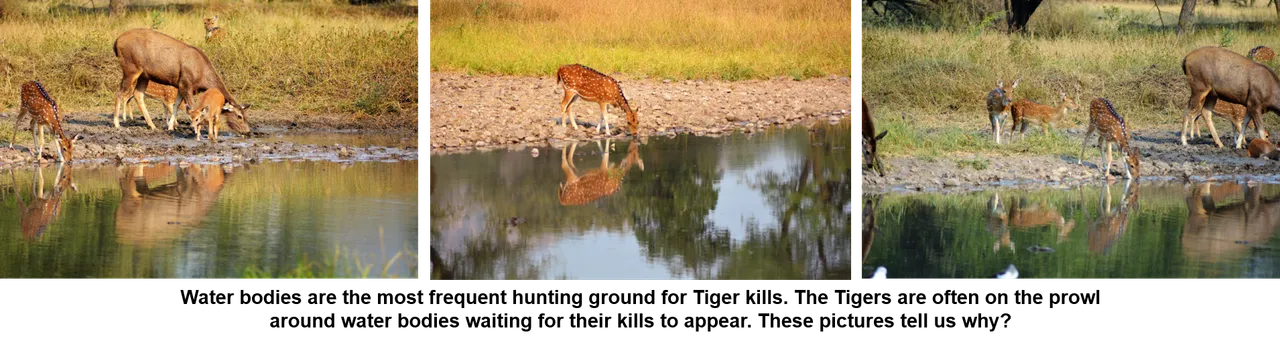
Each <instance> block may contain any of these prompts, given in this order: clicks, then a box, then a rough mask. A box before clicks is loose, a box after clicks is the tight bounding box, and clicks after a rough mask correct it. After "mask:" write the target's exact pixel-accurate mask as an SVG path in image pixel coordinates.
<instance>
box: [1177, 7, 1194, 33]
mask: <svg viewBox="0 0 1280 344" xmlns="http://www.w3.org/2000/svg"><path fill="white" fill-rule="evenodd" d="M1195 25H1196V0H1182V13H1179V14H1178V34H1179V35H1182V34H1189V33H1191V32H1192V31H1195Z"/></svg>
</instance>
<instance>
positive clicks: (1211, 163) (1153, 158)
mask: <svg viewBox="0 0 1280 344" xmlns="http://www.w3.org/2000/svg"><path fill="white" fill-rule="evenodd" d="M1065 133H1067V134H1068V135H1071V136H1072V137H1075V138H1079V137H1080V136H1082V135H1083V134H1084V133H1083V131H1082V130H1080V129H1070V130H1066V131H1065ZM1219 134H1222V135H1221V136H1220V138H1221V140H1222V142H1223V144H1225V145H1228V146H1227V147H1226V148H1217V146H1215V145H1214V144H1213V141H1212V139H1210V138H1208V137H1207V134H1205V135H1206V136H1202V137H1201V138H1199V139H1188V140H1187V143H1188V145H1187V146H1182V145H1181V144H1180V143H1179V140H1178V130H1171V129H1152V130H1144V131H1134V132H1133V135H1134V137H1135V141H1134V146H1135V147H1138V148H1139V149H1140V150H1141V151H1142V157H1141V160H1140V162H1139V164H1140V166H1141V171H1142V176H1141V178H1140V179H1139V181H1140V182H1142V181H1162V180H1163V181H1205V180H1226V179H1232V180H1243V181H1249V180H1258V181H1267V182H1276V181H1277V180H1276V179H1277V175H1280V162H1276V161H1271V160H1262V159H1253V158H1249V155H1248V152H1247V151H1245V150H1244V149H1234V148H1231V147H1232V146H1231V145H1233V144H1234V142H1232V141H1229V140H1231V139H1234V138H1235V137H1234V132H1231V133H1221V132H1220V133H1219ZM975 135H979V133H975ZM1094 137H1095V138H1096V137H1097V136H1094ZM1250 137H1252V136H1250ZM1077 142H1079V141H1077ZM1013 144H1016V141H1015V142H1014V143H1013ZM1085 157H1086V158H1085V159H1084V161H1083V164H1076V156H1075V154H1071V155H1063V156H997V155H990V156H988V155H980V154H956V155H953V156H950V157H947V158H943V159H929V160H926V159H922V158H915V157H896V158H891V159H886V161H887V162H888V165H887V167H888V168H887V169H886V171H885V173H886V175H885V176H883V177H881V176H876V175H875V173H874V172H870V171H864V172H863V175H862V180H863V192H864V193H885V192H903V193H912V192H943V193H950V192H968V191H974V190H979V189H985V188H993V187H1015V188H1044V187H1055V186H1057V187H1073V186H1078V185H1083V184H1088V183H1097V182H1098V181H1101V180H1102V179H1103V176H1102V171H1101V170H1099V167H1098V166H1100V165H1102V163H1103V162H1104V161H1105V160H1103V158H1102V157H1101V156H1100V154H1099V153H1098V147H1097V145H1096V140H1093V141H1092V142H1090V144H1089V145H1088V146H1087V147H1086V148H1085ZM975 159H977V160H984V161H987V166H986V167H985V168H983V169H981V170H977V169H975V168H974V167H972V166H971V164H965V165H964V166H963V167H961V166H960V164H957V162H958V161H973V160H975ZM1121 159H1123V156H1122V154H1121V153H1120V152H1118V151H1117V152H1114V153H1113V158H1112V167H1111V176H1110V178H1112V179H1115V180H1117V181H1123V180H1122V179H1121V178H1123V176H1124V162H1123V160H1121Z"/></svg>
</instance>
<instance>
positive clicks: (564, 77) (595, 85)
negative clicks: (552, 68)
mask: <svg viewBox="0 0 1280 344" xmlns="http://www.w3.org/2000/svg"><path fill="white" fill-rule="evenodd" d="M556 83H557V84H560V85H561V86H562V87H563V88H564V100H561V101H560V111H561V113H562V115H561V117H560V125H562V126H563V125H565V121H566V119H567V120H568V123H569V124H572V125H573V129H575V130H576V129H578V122H577V121H576V120H575V119H574V118H573V111H572V110H571V109H570V106H572V105H573V102H574V101H575V100H577V99H578V98H582V99H585V100H587V101H589V102H594V103H598V104H600V124H599V125H598V126H597V127H596V131H597V132H604V133H607V132H608V131H609V120H608V118H607V117H606V116H608V112H606V111H605V110H606V106H608V105H613V106H616V107H618V108H621V109H622V111H623V112H625V113H626V114H627V130H628V131H630V132H631V136H636V135H638V133H639V132H640V122H639V118H637V117H638V116H637V115H636V112H637V111H640V110H639V108H636V109H632V108H631V104H630V103H628V102H627V97H626V95H624V94H622V87H621V86H618V81H617V80H614V79H613V78H611V77H609V76H608V75H604V73H600V72H597V71H596V70H594V69H591V68H589V67H587V66H583V65H580V64H572V65H565V66H561V67H560V69H559V70H557V71H556Z"/></svg>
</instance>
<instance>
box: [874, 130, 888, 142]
mask: <svg viewBox="0 0 1280 344" xmlns="http://www.w3.org/2000/svg"><path fill="white" fill-rule="evenodd" d="M885 135H889V131H888V130H885V131H882V132H880V135H876V141H880V139H883V138H884V136H885Z"/></svg>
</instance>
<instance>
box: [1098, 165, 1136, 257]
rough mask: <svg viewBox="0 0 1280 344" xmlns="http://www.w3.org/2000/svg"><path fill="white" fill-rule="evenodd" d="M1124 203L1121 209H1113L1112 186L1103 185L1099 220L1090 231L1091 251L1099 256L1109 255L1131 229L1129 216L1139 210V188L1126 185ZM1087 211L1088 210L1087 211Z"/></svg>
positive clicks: (1127, 183)
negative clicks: (1125, 232) (1127, 229)
mask: <svg viewBox="0 0 1280 344" xmlns="http://www.w3.org/2000/svg"><path fill="white" fill-rule="evenodd" d="M1124 195H1125V197H1124V202H1123V203H1121V204H1120V207H1118V208H1115V209H1112V208H1111V185H1110V184H1105V183H1104V184H1103V186H1102V194H1101V195H1099V197H1098V211H1100V212H1102V214H1099V216H1098V219H1097V220H1095V221H1094V222H1093V229H1092V230H1090V231H1089V251H1090V252H1093V253H1097V254H1104V255H1105V254H1107V253H1108V252H1110V251H1111V247H1113V246H1115V243H1116V240H1118V239H1120V237H1121V236H1123V235H1124V231H1125V228H1127V227H1129V214H1130V213H1131V212H1132V211H1133V210H1135V209H1137V208H1138V187H1137V185H1133V187H1132V188H1131V187H1130V182H1128V181H1126V182H1125V183H1124ZM1086 211H1087V210H1086Z"/></svg>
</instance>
